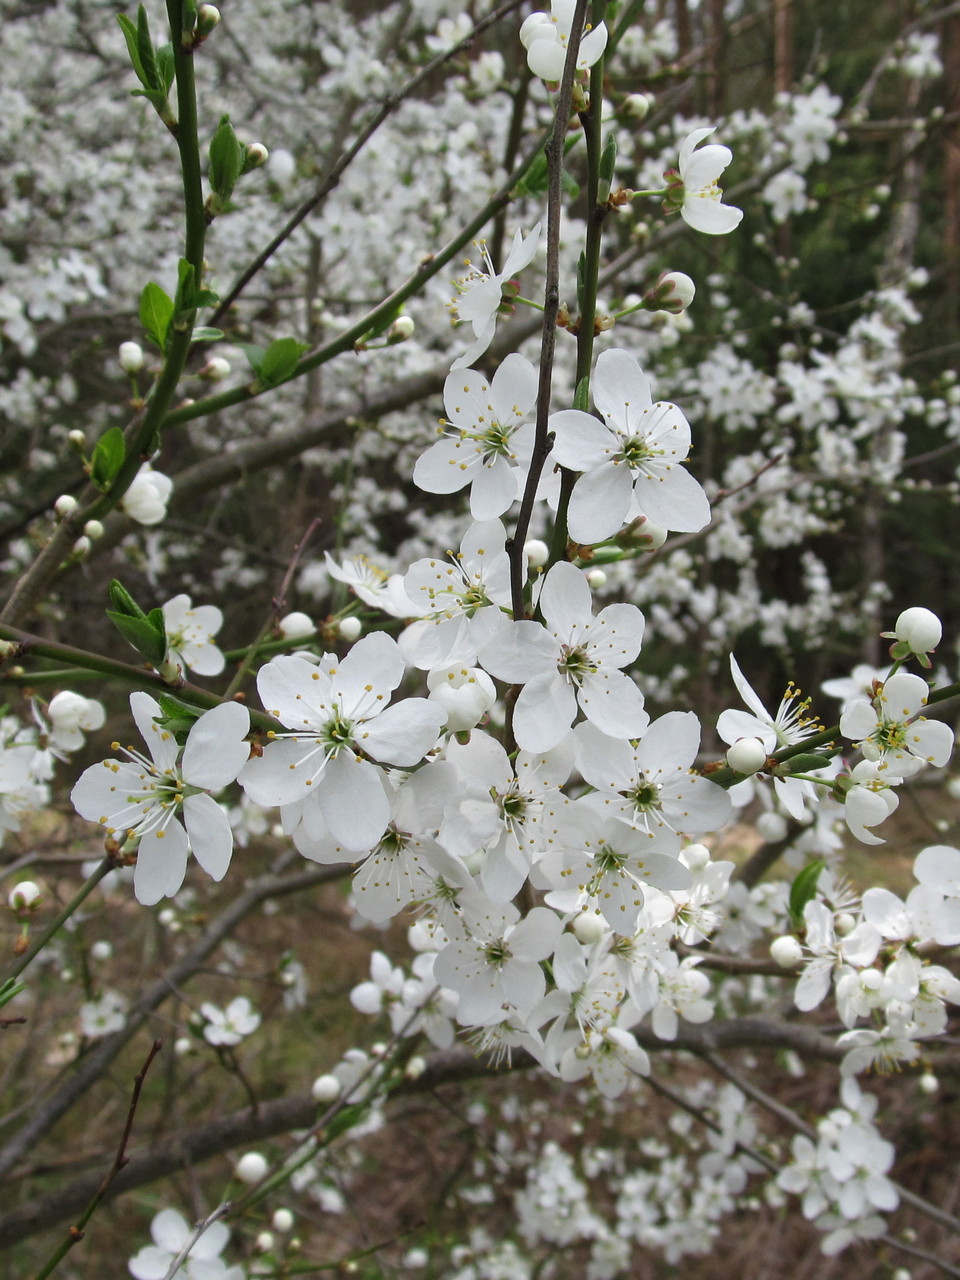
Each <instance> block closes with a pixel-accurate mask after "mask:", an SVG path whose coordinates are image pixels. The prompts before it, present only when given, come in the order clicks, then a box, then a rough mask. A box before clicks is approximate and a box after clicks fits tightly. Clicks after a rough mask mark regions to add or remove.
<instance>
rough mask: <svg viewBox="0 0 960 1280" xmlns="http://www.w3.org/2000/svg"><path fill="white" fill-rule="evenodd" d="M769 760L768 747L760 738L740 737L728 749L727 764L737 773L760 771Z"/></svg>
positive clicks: (745, 773)
mask: <svg viewBox="0 0 960 1280" xmlns="http://www.w3.org/2000/svg"><path fill="white" fill-rule="evenodd" d="M766 762H767V749H766V747H765V746H764V745H763V743H762V742H761V741H760V739H759V738H738V739H737V741H736V742H735V743H734V744H733V746H732V747H729V748H728V749H727V764H728V765H729V766H730V768H731V769H733V770H734V771H735V772H736V773H742V774H744V775H747V774H751V773H759V771H760V770H761V769H762V768H763V766H764V765H765V764H766Z"/></svg>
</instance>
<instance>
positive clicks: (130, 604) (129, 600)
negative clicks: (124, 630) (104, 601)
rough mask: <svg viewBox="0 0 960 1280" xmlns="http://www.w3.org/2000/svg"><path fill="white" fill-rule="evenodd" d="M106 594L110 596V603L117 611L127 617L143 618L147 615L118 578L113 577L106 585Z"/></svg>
mask: <svg viewBox="0 0 960 1280" xmlns="http://www.w3.org/2000/svg"><path fill="white" fill-rule="evenodd" d="M107 595H108V596H109V597H110V603H111V604H112V605H113V607H114V609H115V610H116V612H117V613H123V614H125V615H126V616H127V617H128V618H145V617H146V616H147V615H146V614H145V613H144V612H143V610H142V609H141V608H140V606H139V605H138V604H137V602H136V600H134V598H133V596H132V595H131V594H130V592H129V591H128V590H127V588H126V587H125V586H124V585H123V583H122V582H121V581H120V580H119V579H118V578H114V579H113V580H112V581H111V583H110V585H109V587H107Z"/></svg>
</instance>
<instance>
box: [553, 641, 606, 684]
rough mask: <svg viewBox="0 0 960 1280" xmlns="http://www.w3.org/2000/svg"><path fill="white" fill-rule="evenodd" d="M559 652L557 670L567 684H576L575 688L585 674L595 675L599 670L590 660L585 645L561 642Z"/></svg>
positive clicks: (583, 678) (584, 677) (581, 681)
mask: <svg viewBox="0 0 960 1280" xmlns="http://www.w3.org/2000/svg"><path fill="white" fill-rule="evenodd" d="M560 654H561V657H560V661H559V662H558V663H557V670H558V671H559V672H560V674H561V675H562V676H563V677H564V678H565V679H566V680H567V682H568V683H569V684H573V685H576V686H577V688H579V687H580V685H581V684H582V683H583V681H584V680H585V679H586V677H587V676H593V675H596V673H597V671H598V670H599V668H598V666H597V664H596V663H595V662H591V661H590V657H589V654H588V653H587V647H586V645H582V644H578V645H571V644H562V645H561V646H560Z"/></svg>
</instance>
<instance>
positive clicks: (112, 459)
mask: <svg viewBox="0 0 960 1280" xmlns="http://www.w3.org/2000/svg"><path fill="white" fill-rule="evenodd" d="M126 456H127V449H126V445H125V443H124V439H123V432H122V431H121V430H120V428H119V427H110V429H109V430H108V431H105V432H104V433H103V435H102V436H101V437H100V439H99V440H98V441H97V443H96V445H95V446H94V450H93V456H92V457H91V459H90V479H91V480H92V481H93V483H94V484H95V485H96V486H97V488H98V489H100V490H102V491H103V492H104V493H106V491H107V490H108V489H109V488H110V486H111V485H112V484H113V482H114V480H116V478H117V476H118V474H119V472H120V468H121V467H122V466H123V460H124V458H125V457H126Z"/></svg>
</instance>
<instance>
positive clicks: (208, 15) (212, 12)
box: [197, 4, 220, 37]
mask: <svg viewBox="0 0 960 1280" xmlns="http://www.w3.org/2000/svg"><path fill="white" fill-rule="evenodd" d="M219 24H220V10H219V9H218V8H217V6H216V5H215V4H202V5H200V7H199V8H198V9H197V31H198V32H199V33H200V35H201V36H203V37H206V36H208V35H209V34H210V32H211V31H213V29H214V28H215V27H217V26H219Z"/></svg>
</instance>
